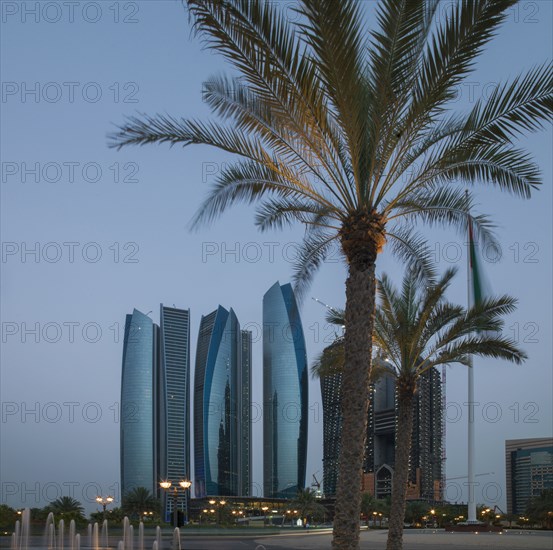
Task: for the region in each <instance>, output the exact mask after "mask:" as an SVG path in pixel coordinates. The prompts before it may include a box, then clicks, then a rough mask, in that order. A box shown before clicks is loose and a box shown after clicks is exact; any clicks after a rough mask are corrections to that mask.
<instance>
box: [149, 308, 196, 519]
mask: <svg viewBox="0 0 553 550" xmlns="http://www.w3.org/2000/svg"><path fill="white" fill-rule="evenodd" d="M159 333H160V346H159V348H160V349H159V351H160V369H159V376H158V387H159V390H158V391H159V403H160V406H159V408H158V411H159V412H158V415H159V420H158V423H157V425H158V427H159V428H158V429H159V437H158V440H159V447H158V449H159V452H158V456H159V468H158V469H159V478H158V482H159V481H160V480H161V479H167V480H169V481H171V482H172V483H173V485H174V486H176V485H177V484H178V482H179V481H181V480H183V479H187V480H189V479H190V412H189V411H190V310H186V309H177V308H175V307H165V306H164V305H163V304H161V306H160V330H159ZM188 499H189V493H188V492H182V491H180V492H178V496H177V499H176V502H175V499H174V498H172V499H167V502H166V506H165V510H166V515H167V517H170V516H169V514H170V513H172V512H173V506H174V505H175V504H176V506H177V508H178V509H179V510H186V508H187V507H188Z"/></svg>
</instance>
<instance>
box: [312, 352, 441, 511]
mask: <svg viewBox="0 0 553 550" xmlns="http://www.w3.org/2000/svg"><path fill="white" fill-rule="evenodd" d="M333 347H334V346H329V347H328V348H327V349H326V350H325V351H324V354H327V353H332V348H333ZM320 382H321V395H322V402H323V486H324V494H325V496H326V497H329V496H333V495H334V494H335V493H336V481H337V474H338V460H339V456H340V434H341V431H342V415H341V409H340V398H341V396H340V388H341V382H342V375H341V374H340V373H336V372H335V373H334V374H327V375H326V376H322V377H321V378H320ZM370 392H371V399H370V405H369V413H368V415H369V418H368V425H367V438H366V444H365V458H364V463H363V472H364V474H363V491H366V492H369V493H371V494H373V495H375V497H376V498H383V497H386V496H388V495H391V492H392V478H393V473H394V464H395V456H394V455H395V435H396V425H397V400H396V392H395V379H394V377H393V376H392V375H391V374H388V373H384V374H381V375H380V376H379V377H378V379H377V380H375V381H374V382H373V383H372V384H371V385H370ZM413 406H414V409H415V410H414V415H413V436H412V444H411V459H410V472H409V486H408V489H407V498H408V499H419V500H426V501H441V500H442V499H443V491H442V487H443V483H442V475H443V473H444V467H445V464H444V458H445V455H444V454H443V445H444V443H445V433H444V431H445V430H444V424H443V420H444V403H443V399H442V380H441V376H440V373H439V371H438V370H437V369H435V368H433V369H431V370H429V371H427V372H425V373H424V374H423V375H422V376H421V377H420V379H419V383H418V388H417V393H416V395H415V400H414V404H413Z"/></svg>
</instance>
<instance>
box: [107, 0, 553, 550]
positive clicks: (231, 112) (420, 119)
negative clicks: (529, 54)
mask: <svg viewBox="0 0 553 550" xmlns="http://www.w3.org/2000/svg"><path fill="white" fill-rule="evenodd" d="M186 3H187V5H188V8H189V12H190V15H191V18H192V21H193V25H194V28H195V30H196V31H197V33H198V34H199V35H200V36H201V37H202V38H203V39H204V41H205V44H206V46H207V47H208V48H211V49H214V50H215V51H217V52H219V53H221V54H222V55H223V56H224V57H225V58H226V59H227V61H228V62H229V63H230V64H231V65H232V66H233V67H234V69H235V70H236V72H237V75H236V76H232V77H225V76H214V77H212V78H210V79H209V81H208V82H207V83H206V85H205V86H204V99H205V101H206V103H207V104H208V106H209V107H211V109H212V110H213V112H214V114H215V115H216V116H217V118H218V120H208V121H200V120H196V119H193V118H182V119H179V118H175V117H172V116H169V115H151V116H149V115H140V116H135V117H130V118H129V119H127V120H126V121H125V122H124V123H122V124H121V126H120V128H119V130H118V131H117V132H116V133H115V134H114V135H113V136H112V142H111V144H112V146H114V147H123V146H126V145H131V144H136V145H142V144H147V143H163V142H167V143H170V144H181V145H183V146H187V145H192V144H205V145H211V146H213V147H216V148H219V149H221V150H223V151H227V152H229V153H232V154H234V155H236V156H237V157H239V159H238V160H237V162H236V163H235V164H232V165H230V166H228V167H226V169H224V170H223V171H222V172H221V173H220V175H219V177H218V179H217V181H216V183H215V186H214V187H213V189H212V191H211V193H210V194H209V196H208V198H207V199H206V201H205V202H204V203H203V205H202V206H201V207H200V209H199V211H198V214H197V216H196V217H195V222H196V223H201V222H209V221H212V220H214V219H215V218H217V217H218V216H219V215H220V214H221V213H222V212H223V211H225V210H226V209H227V208H229V207H230V206H231V205H233V204H234V203H236V202H246V203H251V202H258V204H259V207H258V215H257V219H256V223H257V224H258V226H259V227H260V228H261V229H262V230H263V229H270V228H280V227H282V226H284V225H287V224H292V223H294V222H300V223H301V224H304V225H305V228H306V233H305V238H304V241H303V244H302V247H301V253H300V254H298V263H297V265H296V266H295V274H294V278H295V283H296V289H297V291H298V292H299V293H300V294H301V292H302V291H305V289H306V286H307V284H308V282H309V280H310V279H311V277H312V275H313V274H314V272H315V271H316V270H317V268H318V267H319V266H320V265H321V263H322V262H323V261H324V259H325V257H326V255H327V254H328V253H329V251H330V247H331V246H332V245H333V243H334V242H335V241H337V242H338V243H339V246H340V249H341V251H342V254H343V257H344V259H345V261H346V263H347V269H348V275H347V280H346V298H347V301H346V332H345V355H346V363H347V364H348V369H347V371H346V373H345V375H344V385H343V392H344V404H345V405H344V411H343V414H344V429H343V432H342V438H343V443H344V444H343V445H342V459H341V461H340V471H339V478H338V490H337V496H336V517H335V523H334V540H333V546H334V548H340V549H350V548H358V545H359V506H360V498H361V490H360V489H361V466H362V459H363V441H364V433H365V423H366V420H367V415H366V411H367V406H368V396H369V389H368V385H369V384H368V377H369V371H370V365H371V346H372V340H371V334H372V328H373V321H374V303H375V263H376V259H377V256H378V254H379V253H380V252H381V251H382V250H383V248H384V246H385V244H387V243H388V245H389V247H390V248H392V250H393V251H394V252H396V253H397V254H398V255H399V257H400V258H401V259H403V260H406V261H408V262H409V263H411V264H413V265H415V266H416V267H417V269H418V271H419V272H425V271H426V272H429V271H431V269H432V268H431V265H430V264H429V262H428V258H427V257H425V256H424V254H422V253H421V252H422V251H421V245H422V240H421V239H420V238H419V237H418V236H417V234H416V233H415V232H414V230H413V222H414V221H415V220H420V221H424V222H428V223H430V224H445V225H447V224H453V225H457V226H462V225H463V224H464V220H465V215H466V213H467V212H468V210H469V209H470V206H471V204H470V203H471V197H470V196H468V197H465V194H464V193H463V190H462V188H461V185H460V184H464V183H470V184H473V183H483V184H493V185H495V186H497V187H498V188H499V189H501V190H505V191H508V192H511V193H513V194H515V195H519V196H522V197H529V196H530V194H531V191H532V190H533V189H535V188H536V187H538V185H539V184H540V183H541V181H540V175H539V170H538V168H537V166H536V165H535V164H534V163H533V162H532V158H531V157H530V155H529V154H527V153H526V152H525V151H523V150H521V149H518V148H517V147H515V146H514V144H513V142H514V140H515V139H516V138H517V137H518V136H519V135H520V134H521V133H523V132H529V131H534V130H537V129H539V128H541V127H542V125H543V123H544V121H545V120H546V119H548V118H550V117H551V114H552V112H553V108H552V103H553V99H552V88H553V85H552V80H553V78H552V73H553V68H552V65H551V64H544V65H541V66H537V67H535V68H532V69H530V70H529V71H528V72H526V73H525V74H521V75H519V76H516V77H515V78H514V79H512V80H511V81H510V82H507V83H505V84H503V85H500V86H498V87H497V89H496V90H495V92H494V93H493V94H492V95H491V97H490V98H489V99H488V100H487V101H479V102H477V103H475V104H474V106H473V108H472V109H471V110H470V111H469V112H467V113H458V114H452V113H451V112H450V110H449V111H448V109H451V107H452V103H451V102H452V100H454V99H455V98H456V90H457V86H458V85H459V83H460V82H461V81H462V80H463V79H464V78H465V77H466V76H467V75H469V74H470V72H471V71H472V69H473V68H474V65H475V60H476V58H477V57H478V55H479V54H480V53H481V52H482V50H483V49H484V47H485V46H486V44H487V43H488V42H489V40H490V39H491V38H492V37H493V36H494V35H495V34H496V32H497V29H498V27H499V25H500V24H501V23H502V21H503V20H504V19H505V17H506V14H507V13H508V12H509V10H510V8H511V7H512V6H513V5H514V4H516V3H517V0H458V1H457V2H452V3H451V7H450V8H449V11H448V13H447V17H440V15H439V13H438V12H439V10H438V9H437V8H438V5H439V4H440V2H439V0H409V1H405V0H381V1H380V3H379V4H378V6H377V28H376V29H375V30H374V31H372V32H370V33H367V32H366V29H365V23H364V21H365V20H364V17H363V13H362V12H361V10H362V8H363V7H364V6H365V5H367V4H364V3H362V2H357V1H356V0H340V1H339V2H330V1H328V0H298V3H297V10H298V17H297V18H296V19H295V21H290V20H289V18H287V14H286V13H284V12H283V11H282V10H281V8H280V7H279V5H278V3H276V2H263V1H259V0H253V1H252V0H187V2H186ZM369 5H372V4H369ZM448 5H449V4H448ZM440 11H441V10H440ZM476 225H477V231H479V233H480V234H481V235H485V234H486V232H487V230H488V229H489V223H488V220H487V219H486V218H484V217H482V218H480V219H478V220H477V224H476Z"/></svg>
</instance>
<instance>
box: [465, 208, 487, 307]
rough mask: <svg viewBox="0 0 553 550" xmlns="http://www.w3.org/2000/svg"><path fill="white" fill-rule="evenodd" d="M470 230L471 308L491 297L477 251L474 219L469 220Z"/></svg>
mask: <svg viewBox="0 0 553 550" xmlns="http://www.w3.org/2000/svg"><path fill="white" fill-rule="evenodd" d="M468 229H469V277H470V283H469V296H470V298H469V302H470V303H469V304H468V305H469V307H472V306H474V305H478V304H481V303H482V301H483V300H485V299H486V298H488V297H489V296H490V294H491V293H490V285H489V283H488V281H487V279H486V277H485V276H484V272H483V270H482V257H481V255H480V254H479V253H478V251H477V249H476V244H475V243H474V234H473V230H472V218H471V217H470V216H469V218H468Z"/></svg>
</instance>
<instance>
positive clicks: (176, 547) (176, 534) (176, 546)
mask: <svg viewBox="0 0 553 550" xmlns="http://www.w3.org/2000/svg"><path fill="white" fill-rule="evenodd" d="M173 550H181V545H180V529H179V528H178V527H175V530H174V531H173Z"/></svg>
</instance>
